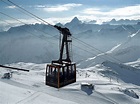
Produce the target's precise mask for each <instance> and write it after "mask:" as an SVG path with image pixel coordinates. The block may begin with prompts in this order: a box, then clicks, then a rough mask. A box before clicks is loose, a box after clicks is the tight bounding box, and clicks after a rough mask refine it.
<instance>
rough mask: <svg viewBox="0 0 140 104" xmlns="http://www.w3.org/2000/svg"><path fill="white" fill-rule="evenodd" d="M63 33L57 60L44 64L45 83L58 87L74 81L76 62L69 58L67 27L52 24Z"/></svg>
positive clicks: (69, 34) (68, 32) (69, 39)
mask: <svg viewBox="0 0 140 104" xmlns="http://www.w3.org/2000/svg"><path fill="white" fill-rule="evenodd" d="M54 27H55V28H56V29H58V30H59V31H60V33H61V34H62V35H63V38H62V42H61V49H60V58H59V60H56V61H52V63H51V64H47V66H46V75H45V84H46V85H49V86H52V87H55V88H60V87H63V86H66V85H68V84H71V83H74V82H76V64H75V63H73V62H72V61H71V59H70V55H69V53H70V52H69V50H70V49H69V48H70V46H69V45H70V44H71V42H72V40H71V38H70V37H71V33H70V31H69V29H68V28H61V27H60V26H56V25H55V26H54ZM64 49H65V52H66V58H64V57H63V53H64Z"/></svg>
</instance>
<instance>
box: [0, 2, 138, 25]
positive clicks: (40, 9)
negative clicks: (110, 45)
mask: <svg viewBox="0 0 140 104" xmlns="http://www.w3.org/2000/svg"><path fill="white" fill-rule="evenodd" d="M2 1H5V2H6V3H8V4H6V3H4V2H2ZM11 1H12V2H14V3H16V4H18V5H19V6H21V7H22V8H24V9H26V10H28V11H30V12H32V13H33V14H35V15H37V16H39V17H41V18H43V19H45V20H46V21H48V22H50V23H56V22H63V23H65V22H68V21H70V20H71V19H72V18H73V17H75V16H77V17H78V18H79V19H80V20H84V21H85V20H97V21H98V22H102V21H106V20H110V19H113V18H115V19H140V0H11ZM18 10H20V9H19V8H17V7H15V6H14V5H13V4H11V3H9V2H8V1H7V0H0V12H2V13H5V14H8V15H10V16H12V17H14V18H17V19H19V20H21V21H23V22H26V23H36V22H37V21H36V20H35V19H33V18H31V17H29V16H28V15H26V14H23V13H22V12H20V11H18ZM6 22H8V23H11V24H12V23H13V24H14V23H18V21H15V20H13V19H11V18H9V17H7V16H4V15H2V14H1V13H0V24H4V23H6ZM8 23H7V24H8Z"/></svg>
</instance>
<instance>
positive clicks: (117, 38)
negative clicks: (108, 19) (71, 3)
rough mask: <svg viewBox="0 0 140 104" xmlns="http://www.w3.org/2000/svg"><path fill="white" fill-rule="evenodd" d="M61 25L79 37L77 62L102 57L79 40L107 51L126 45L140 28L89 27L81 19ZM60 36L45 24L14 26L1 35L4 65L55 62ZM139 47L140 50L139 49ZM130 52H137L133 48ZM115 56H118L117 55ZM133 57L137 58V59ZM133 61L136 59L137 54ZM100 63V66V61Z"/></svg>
mask: <svg viewBox="0 0 140 104" xmlns="http://www.w3.org/2000/svg"><path fill="white" fill-rule="evenodd" d="M57 25H59V26H63V27H68V28H69V29H70V31H71V33H72V35H73V36H74V37H75V38H73V53H74V55H73V60H74V61H76V62H80V60H83V59H84V60H86V59H87V58H91V57H95V55H97V56H98V55H99V56H100V52H97V51H96V50H92V49H90V48H89V47H87V46H85V45H83V43H81V42H78V41H77V40H76V38H77V39H80V40H81V41H83V42H85V43H87V44H90V45H91V46H93V47H96V48H98V49H99V50H102V51H104V52H105V51H108V50H110V49H111V48H113V47H114V46H116V45H117V44H120V43H123V41H126V39H127V38H128V36H132V35H133V34H135V33H136V32H138V29H140V25H139V24H135V25H108V24H103V25H98V24H87V23H84V22H81V21H80V20H79V19H78V18H77V17H75V18H74V19H72V21H71V22H69V23H66V24H65V25H62V24H61V23H58V24H57ZM59 36H60V33H59V31H57V30H56V29H55V28H53V27H51V26H48V25H44V24H35V25H33V24H32V25H22V26H17V27H11V28H10V29H9V30H8V31H4V32H0V49H1V50H0V63H1V64H6V63H14V62H34V63H46V62H51V60H53V59H58V55H59ZM135 42H136V41H135ZM81 48H82V49H81ZM135 48H136V49H138V47H137V46H136V47H135ZM130 49H132V50H134V49H133V48H130ZM127 50H129V49H127ZM124 52H125V51H124ZM79 53H80V54H79ZM92 53H93V54H92ZM93 55H94V56H93ZM115 56H116V57H117V53H116V55H115ZM120 57H121V56H120ZM131 58H132V59H133V57H131ZM127 59H128V58H126V60H127ZM126 60H125V61H124V62H126ZM133 60H136V56H135V55H134V59H133ZM129 61H131V60H129ZM87 62H88V61H87ZM96 62H97V63H98V62H100V60H99V61H96Z"/></svg>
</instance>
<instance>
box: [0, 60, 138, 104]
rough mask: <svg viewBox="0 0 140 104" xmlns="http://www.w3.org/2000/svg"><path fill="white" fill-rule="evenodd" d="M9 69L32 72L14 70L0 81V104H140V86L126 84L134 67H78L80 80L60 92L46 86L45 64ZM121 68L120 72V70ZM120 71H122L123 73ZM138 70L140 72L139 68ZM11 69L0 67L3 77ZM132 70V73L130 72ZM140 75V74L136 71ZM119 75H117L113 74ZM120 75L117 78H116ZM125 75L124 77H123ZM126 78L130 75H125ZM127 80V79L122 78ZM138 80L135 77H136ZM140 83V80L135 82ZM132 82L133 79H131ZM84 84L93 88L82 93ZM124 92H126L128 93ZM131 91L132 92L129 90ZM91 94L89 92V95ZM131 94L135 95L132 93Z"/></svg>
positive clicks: (0, 74) (17, 64)
mask: <svg viewBox="0 0 140 104" xmlns="http://www.w3.org/2000/svg"><path fill="white" fill-rule="evenodd" d="M9 66H14V67H20V68H26V69H29V70H30V72H29V73H28V72H21V71H13V75H12V78H11V79H9V80H8V79H0V104H56V103H57V104H93V103H95V104H139V103H140V99H139V98H135V97H133V96H131V95H133V93H132V92H134V93H135V94H137V95H138V96H140V86H138V85H136V84H132V83H131V82H130V83H125V80H124V79H125V78H126V79H131V76H130V77H127V76H129V75H131V73H132V75H133V74H134V73H135V74H136V72H135V71H134V70H131V69H132V67H129V66H123V68H122V65H119V64H116V63H112V62H104V63H103V64H98V65H96V66H94V67H89V68H86V69H81V68H77V81H76V83H73V84H70V85H68V86H65V87H63V88H60V89H56V88H53V87H49V86H47V85H45V84H44V82H45V80H44V78H45V66H46V64H34V63H23V62H21V63H14V64H10V65H9ZM117 69H118V70H117ZM134 69H136V68H134ZM119 70H122V71H121V73H120V72H119ZM136 70H137V69H136ZM9 71H10V69H3V68H0V77H2V75H3V74H4V73H5V72H9ZM129 71H131V73H129ZM137 72H138V73H139V71H137ZM113 73H117V74H113ZM117 75H118V76H117ZM123 75H124V76H123ZM125 75H127V76H125ZM123 78H124V79H123ZM135 78H136V77H135ZM135 80H136V81H137V83H140V82H139V80H138V79H135ZM130 81H131V80H130ZM81 83H89V84H93V85H94V90H82V89H81V86H80V85H81ZM125 89H127V90H126V91H128V92H129V93H128V92H126V91H125ZM129 90H130V91H129ZM89 91H90V93H89ZM131 91H132V92H131Z"/></svg>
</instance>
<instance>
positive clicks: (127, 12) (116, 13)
mask: <svg viewBox="0 0 140 104" xmlns="http://www.w3.org/2000/svg"><path fill="white" fill-rule="evenodd" d="M139 10H140V5H135V6H128V7H123V8H117V9H114V10H109V11H107V12H103V11H102V9H100V8H88V9H85V10H83V13H84V14H87V15H97V16H108V17H109V16H111V17H121V16H122V17H124V16H126V17H127V16H133V15H140V12H139Z"/></svg>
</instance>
